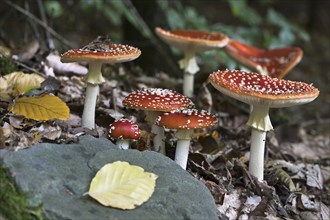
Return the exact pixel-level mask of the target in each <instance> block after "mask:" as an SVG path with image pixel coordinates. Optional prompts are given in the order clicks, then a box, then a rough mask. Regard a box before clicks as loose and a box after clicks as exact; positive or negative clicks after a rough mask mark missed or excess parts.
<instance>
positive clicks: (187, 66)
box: [179, 51, 199, 97]
mask: <svg viewBox="0 0 330 220" xmlns="http://www.w3.org/2000/svg"><path fill="white" fill-rule="evenodd" d="M179 65H180V68H181V69H183V70H184V75H183V94H184V95H185V96H188V97H193V96H194V78H195V74H196V73H197V72H198V71H199V67H198V65H197V61H196V57H195V53H194V52H191V51H186V52H185V53H184V58H183V59H182V60H180V61H179Z"/></svg>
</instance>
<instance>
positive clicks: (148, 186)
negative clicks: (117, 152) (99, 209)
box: [88, 161, 158, 209]
mask: <svg viewBox="0 0 330 220" xmlns="http://www.w3.org/2000/svg"><path fill="white" fill-rule="evenodd" d="M157 178H158V176H157V175H156V174H154V173H149V172H145V171H144V169H143V168H142V167H139V166H135V165H130V164H129V163H127V162H122V161H117V162H114V163H109V164H106V165H105V166H103V167H102V168H101V169H100V170H99V171H98V172H97V173H96V175H95V177H94V178H93V180H92V182H91V184H90V188H89V192H88V195H90V196H91V197H93V198H94V199H96V200H97V201H98V202H100V203H101V204H102V205H104V206H111V207H114V208H119V209H134V208H137V207H138V206H140V205H141V204H142V203H144V202H146V201H147V200H148V199H149V198H150V197H151V195H152V194H153V192H154V190H155V186H156V179H157Z"/></svg>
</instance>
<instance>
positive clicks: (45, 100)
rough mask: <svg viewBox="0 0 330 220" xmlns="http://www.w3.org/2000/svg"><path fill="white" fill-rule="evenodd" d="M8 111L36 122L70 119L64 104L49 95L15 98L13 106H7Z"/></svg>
mask: <svg viewBox="0 0 330 220" xmlns="http://www.w3.org/2000/svg"><path fill="white" fill-rule="evenodd" d="M8 111H11V112H12V113H13V114H16V115H23V116H24V117H26V118H30V119H34V120H36V121H42V120H51V119H60V120H67V119H69V117H70V110H69V107H68V106H67V105H66V104H65V102H63V101H62V100H61V99H60V98H58V97H57V96H54V95H50V94H45V95H42V96H33V97H20V98H17V99H15V102H14V103H13V104H11V105H9V106H8Z"/></svg>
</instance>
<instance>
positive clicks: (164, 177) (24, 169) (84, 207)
mask: <svg viewBox="0 0 330 220" xmlns="http://www.w3.org/2000/svg"><path fill="white" fill-rule="evenodd" d="M0 158H2V160H3V163H4V164H5V165H6V166H8V167H10V170H11V172H12V173H14V174H15V181H16V182H17V184H18V186H19V187H20V188H21V189H22V190H23V191H25V192H28V193H29V195H30V200H29V201H30V202H31V204H39V203H41V202H42V203H43V205H44V209H45V211H44V213H45V215H46V216H47V217H48V218H50V219H114V220H116V219H153V220H158V219H218V217H217V214H216V205H215V203H214V200H213V197H212V195H211V193H210V192H209V191H208V190H207V188H206V187H205V186H204V185H203V184H202V183H200V182H199V181H197V180H196V179H195V178H194V177H192V176H191V175H190V174H189V173H188V172H186V171H185V170H183V169H182V168H181V167H179V166H178V165H177V164H176V163H174V162H173V161H172V160H170V159H169V158H167V157H165V156H163V155H161V154H158V153H155V152H151V151H145V152H139V151H136V150H119V149H117V147H116V146H115V145H113V144H112V143H111V142H110V141H108V140H107V139H102V138H100V139H97V138H94V137H91V136H84V137H81V138H80V139H79V143H77V144H67V145H64V144H63V145H58V144H48V143H43V144H38V145H35V146H32V147H30V148H28V149H24V150H20V151H17V152H12V151H5V150H1V151H0ZM118 160H120V161H127V162H129V163H130V164H134V165H138V166H141V167H143V168H144V169H145V170H146V171H148V172H153V173H155V174H157V175H158V176H159V177H158V179H157V182H156V188H155V192H154V193H153V195H152V196H151V198H150V199H149V200H148V201H147V202H146V203H144V204H142V205H141V206H140V207H138V208H136V209H134V210H129V211H125V210H120V209H115V208H110V207H104V206H102V205H101V204H99V203H98V202H96V201H95V200H94V199H92V198H91V197H89V196H84V195H83V194H84V193H85V192H87V191H88V188H89V184H90V182H91V180H92V178H93V177H94V176H95V174H96V172H97V171H98V170H99V169H100V168H101V167H102V166H103V165H105V164H107V163H111V162H114V161H118Z"/></svg>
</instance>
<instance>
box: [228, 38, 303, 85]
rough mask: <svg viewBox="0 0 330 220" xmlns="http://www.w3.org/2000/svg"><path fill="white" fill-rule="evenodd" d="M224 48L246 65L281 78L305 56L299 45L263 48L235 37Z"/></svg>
mask: <svg viewBox="0 0 330 220" xmlns="http://www.w3.org/2000/svg"><path fill="white" fill-rule="evenodd" d="M224 50H225V51H226V53H227V54H228V55H229V56H231V57H232V58H233V59H235V60H237V61H238V62H240V63H242V64H243V65H245V66H246V67H248V68H251V69H252V70H254V71H258V72H259V73H260V74H262V75H268V76H270V77H273V78H279V79H282V78H283V77H284V76H285V75H286V74H287V73H288V72H289V71H290V70H291V69H292V68H293V67H294V66H296V65H297V64H298V63H299V61H300V60H301V58H302V56H303V52H302V50H301V49H300V48H298V47H283V48H273V49H269V50H261V49H258V48H256V47H253V46H250V45H247V44H244V43H242V42H239V41H237V40H233V39H231V40H230V41H229V43H228V44H227V45H226V46H225V47H224Z"/></svg>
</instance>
